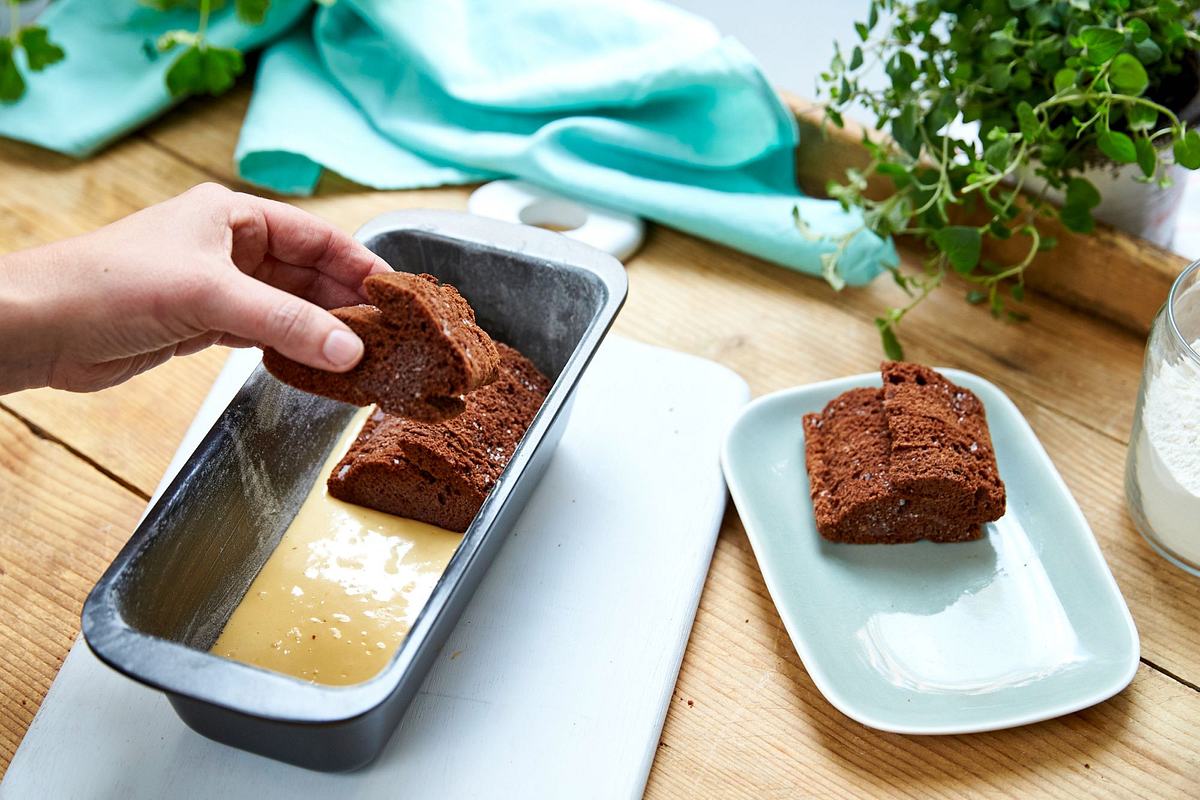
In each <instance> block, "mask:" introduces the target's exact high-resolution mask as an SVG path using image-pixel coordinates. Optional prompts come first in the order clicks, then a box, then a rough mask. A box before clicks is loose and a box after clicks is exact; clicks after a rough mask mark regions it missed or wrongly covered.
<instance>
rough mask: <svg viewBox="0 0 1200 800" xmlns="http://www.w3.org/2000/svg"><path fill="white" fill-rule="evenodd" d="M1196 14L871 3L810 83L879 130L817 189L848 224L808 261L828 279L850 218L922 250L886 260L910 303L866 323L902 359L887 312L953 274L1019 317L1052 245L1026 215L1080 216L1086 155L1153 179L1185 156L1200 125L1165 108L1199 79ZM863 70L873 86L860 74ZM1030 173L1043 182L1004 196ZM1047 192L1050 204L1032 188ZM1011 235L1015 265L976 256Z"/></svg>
mask: <svg viewBox="0 0 1200 800" xmlns="http://www.w3.org/2000/svg"><path fill="white" fill-rule="evenodd" d="M1197 11H1200V0H1094V1H1093V2H1084V0H983V1H982V2H966V0H916V1H915V2H914V1H913V0H871V3H870V6H869V9H868V14H867V19H866V20H865V21H864V22H859V23H856V24H855V30H856V32H857V35H858V43H857V44H855V45H854V47H853V48H852V49H851V50H850V52H849V53H844V52H842V50H841V49H840V48H837V47H836V46H835V53H834V58H833V61H832V64H831V65H830V68H829V70H828V71H826V72H825V73H823V74H822V76H821V79H822V80H821V82H822V85H823V90H822V94H824V95H825V96H826V97H827V98H828V105H827V108H826V115H827V118H828V120H829V121H830V123H831V124H834V125H838V126H842V125H844V114H845V113H846V111H847V110H848V109H850V108H851V107H861V108H865V109H866V110H868V111H870V112H871V113H873V114H874V115H875V117H876V127H877V128H879V129H881V130H885V131H887V132H889V133H890V134H891V137H890V140H889V141H872V140H869V139H868V140H867V141H866V142H865V146H866V147H867V151H868V155H869V158H870V161H869V163H868V164H867V166H866V167H865V168H863V169H859V170H850V171H849V172H848V174H847V176H846V179H845V181H843V182H838V183H834V184H831V185H830V186H829V187H828V189H829V194H830V196H831V197H833V198H835V199H837V200H838V201H839V202H840V203H841V204H842V205H843V207H845V208H847V209H850V208H856V209H859V210H860V211H861V213H862V218H863V225H862V228H861V229H859V231H852V232H850V233H849V234H848V235H847V236H846V237H844V238H843V239H842V240H840V241H839V243H838V245H837V247H836V248H835V250H834V252H833V253H831V254H830V255H829V259H830V263H829V264H824V263H823V267H825V270H824V271H825V274H826V276H827V277H829V276H830V275H836V274H837V260H838V258H840V256H841V254H842V253H843V252H844V251H845V249H846V245H845V242H846V241H848V239H849V238H852V237H853V236H855V235H857V233H859V232H860V231H861V230H864V229H865V230H869V231H872V232H874V233H877V234H879V235H881V236H897V235H904V236H914V237H918V238H920V239H922V240H923V241H924V242H925V243H926V244H927V245H928V247H929V251H930V255H929V257H928V258H927V259H926V260H925V262H924V264H923V269H921V270H919V271H917V272H911V271H908V272H906V271H902V270H901V269H900V268H898V267H897V268H894V269H893V272H892V276H893V278H894V279H895V281H896V283H897V284H898V285H899V286H900V287H901V289H903V290H904V291H905V292H906V293H907V294H908V296H909V298H910V299H909V301H908V303H907V304H906V305H903V306H900V307H896V308H891V309H889V310H888V311H887V312H885V313H884V314H883V315H881V316H880V317H879V318H878V319H877V320H876V325H877V327H878V328H879V331H880V336H881V339H882V342H883V346H884V350H885V352H887V354H888V355H889V356H890V357H892V358H900V357H902V356H903V350H902V348H901V346H900V341H899V337H898V335H897V329H898V326H899V324H900V322H901V320H903V318H904V317H905V315H906V314H908V312H909V311H910V310H912V309H913V308H914V307H916V306H917V305H919V304H920V302H921V301H922V300H924V299H925V298H926V297H927V296H928V295H929V294H930V293H931V292H932V291H934V290H935V289H936V288H937V287H938V286H940V285H941V284H942V283H943V281H944V279H945V277H946V275H948V274H950V273H951V272H953V273H956V274H958V275H960V276H961V277H962V278H963V279H964V280H966V281H967V282H968V283H969V284H970V287H969V289H968V292H967V300H968V301H969V302H972V303H980V304H986V305H987V306H988V307H989V308H990V309H991V312H992V314H993V315H994V316H997V317H1000V318H1004V319H1009V320H1021V319H1024V318H1025V314H1024V313H1023V312H1021V311H1020V310H1016V309H1013V308H1011V307H1010V302H1012V301H1015V302H1016V303H1020V302H1021V301H1022V300H1023V299H1024V291H1025V271H1026V269H1027V268H1028V267H1029V266H1030V264H1031V263H1032V262H1033V260H1034V258H1035V257H1036V255H1037V254H1038V253H1039V252H1041V251H1043V250H1045V249H1048V248H1050V247H1053V246H1054V245H1055V242H1054V241H1053V239H1052V238H1050V237H1045V236H1043V235H1042V234H1041V232H1040V231H1039V228H1038V222H1039V219H1041V218H1043V217H1049V216H1055V217H1057V218H1058V219H1059V220H1060V221H1061V222H1062V224H1063V225H1064V226H1065V227H1066V228H1067V229H1069V230H1072V231H1076V232H1080V233H1087V232H1090V231H1091V230H1092V229H1093V227H1094V224H1095V223H1094V221H1093V218H1092V209H1094V208H1095V207H1096V206H1097V205H1098V204H1099V203H1100V199H1101V198H1100V193H1099V191H1098V190H1097V189H1096V187H1095V186H1094V185H1092V184H1091V183H1090V182H1089V181H1088V180H1087V179H1086V178H1084V177H1082V173H1083V172H1084V170H1085V169H1086V168H1087V167H1089V166H1092V165H1095V164H1098V163H1104V162H1110V163H1113V164H1117V165H1123V164H1136V165H1137V167H1138V169H1139V170H1140V172H1141V177H1140V179H1141V180H1143V181H1145V182H1153V183H1156V184H1158V185H1160V186H1164V187H1165V186H1167V185H1169V184H1170V181H1171V178H1170V175H1169V172H1168V170H1167V167H1168V166H1170V165H1171V164H1173V163H1174V164H1179V165H1181V166H1183V167H1186V168H1187V169H1193V170H1194V169H1197V168H1200V132H1197V131H1196V130H1193V129H1191V128H1190V127H1189V126H1188V123H1187V121H1185V120H1183V119H1181V118H1180V117H1179V116H1178V113H1179V110H1180V109H1181V108H1182V107H1183V106H1184V105H1186V104H1187V102H1188V101H1190V100H1191V99H1192V97H1193V96H1195V94H1196V93H1197V90H1198V89H1200V78H1198V77H1197V75H1198V71H1197V70H1198V68H1200V60H1198V59H1197V53H1198V51H1200V35H1198V34H1197V33H1196V32H1195V31H1194V30H1193V28H1194V27H1195V26H1194V24H1193V20H1194V19H1195V16H1196V13H1197ZM876 69H882V71H883V73H884V74H885V75H886V76H887V78H888V82H887V84H886V85H885V86H884V87H882V88H875V87H873V86H872V85H871V83H870V81H869V79H868V76H869V75H870V74H871V72H872V70H876ZM951 123H955V124H954V125H952V124H951ZM967 125H973V126H974V127H975V128H977V134H976V133H972V132H970V131H969V130H968V129H967V128H966V126H967ZM1032 175H1036V176H1037V177H1038V178H1040V179H1041V182H1042V183H1043V184H1044V186H1045V188H1043V189H1042V190H1041V192H1040V193H1038V194H1034V195H1031V196H1027V197H1026V198H1025V199H1024V200H1019V198H1020V197H1021V190H1022V189H1024V188H1025V185H1026V182H1027V180H1028V179H1029V177H1030V176H1032ZM876 176H880V177H883V178H885V179H886V180H887V181H889V182H890V184H891V188H892V190H893V191H892V193H891V194H889V195H888V196H887V197H885V198H882V199H873V198H871V197H868V196H867V187H868V185H869V183H870V179H871V178H873V177H876ZM1050 190H1056V191H1057V192H1059V193H1061V197H1062V202H1061V205H1060V206H1053V205H1051V204H1050V203H1048V202H1047V201H1046V193H1047V192H1048V191H1050ZM797 217H798V215H797ZM798 223H799V224H801V225H802V224H803V220H799V219H798ZM805 230H806V229H802V230H801V233H802V234H805ZM806 235H811V233H809V234H806ZM1012 238H1016V239H1023V240H1024V242H1025V244H1024V246H1023V250H1022V253H1023V254H1022V255H1021V256H1020V257H1019V258H1017V259H1016V260H1015V261H1014V262H1013V263H1007V264H999V263H996V262H994V261H992V260H990V259H988V258H985V257H984V252H985V249H984V244H985V242H986V241H987V240H989V239H995V240H1003V239H1012ZM830 282H831V283H833V284H834V285H835V287H836V286H837V282H836V281H834V280H831V281H830Z"/></svg>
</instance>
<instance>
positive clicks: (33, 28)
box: [0, 0, 66, 103]
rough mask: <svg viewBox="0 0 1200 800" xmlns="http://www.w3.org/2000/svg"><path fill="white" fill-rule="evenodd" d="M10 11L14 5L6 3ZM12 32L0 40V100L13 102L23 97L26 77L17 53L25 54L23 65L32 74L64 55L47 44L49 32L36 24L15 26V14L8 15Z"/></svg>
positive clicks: (58, 49) (61, 51)
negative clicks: (11, 24) (23, 26)
mask: <svg viewBox="0 0 1200 800" xmlns="http://www.w3.org/2000/svg"><path fill="white" fill-rule="evenodd" d="M9 5H10V8H11V9H13V10H14V12H15V9H16V7H17V6H16V3H15V2H13V0H9ZM11 19H12V22H13V31H12V33H11V34H10V35H9V36H8V37H7V38H4V39H0V101H3V102H6V103H12V102H15V101H17V100H20V99H21V97H22V96H23V95H24V94H25V78H24V76H23V75H22V74H21V68H20V66H19V65H18V63H17V62H18V55H17V54H18V52H19V51H23V52H24V53H25V65H26V66H27V67H28V68H29V70H30V71H31V72H41V71H42V70H44V69H45V68H46V67H48V66H50V65H51V64H57V63H58V62H59V61H62V60H63V57H64V56H65V55H66V53H64V52H63V49H62V48H61V47H59V46H58V45H57V44H55V43H54V42H52V41H50V34H49V32H48V31H47V30H46V29H45V28H43V27H41V26H38V25H30V26H28V27H25V28H22V27H20V26H19V25H18V24H17V20H18V17H17V15H16V14H15V13H13V15H12V16H11Z"/></svg>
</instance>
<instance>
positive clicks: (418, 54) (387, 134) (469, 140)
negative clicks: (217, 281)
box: [0, 0, 896, 285]
mask: <svg viewBox="0 0 1200 800" xmlns="http://www.w3.org/2000/svg"><path fill="white" fill-rule="evenodd" d="M229 6H232V4H229ZM310 7H311V6H310V4H309V3H308V2H306V0H272V3H271V6H270V11H269V13H268V17H267V20H266V22H265V23H264V24H263V25H261V26H247V25H243V24H242V23H240V22H238V20H237V19H236V17H235V16H234V14H233V10H232V8H231V7H226V8H224V9H221V10H219V11H217V12H215V13H214V15H213V17H212V19H211V20H210V25H209V33H210V37H211V38H212V40H213V41H214V42H215V43H217V44H219V45H223V46H237V47H240V48H242V49H243V50H249V49H253V48H255V47H257V46H260V45H263V44H266V43H269V42H273V44H271V45H270V47H268V48H267V50H266V51H265V52H264V53H263V56H262V59H261V62H260V65H259V70H258V76H257V79H256V83H255V88H254V93H253V95H252V99H251V103H250V108H249V110H248V112H247V115H246V119H245V121H244V123H243V127H242V133H241V137H240V140H239V142H238V147H237V154H236V159H237V165H238V169H239V171H240V174H241V175H242V176H243V177H244V178H246V179H247V180H248V181H251V182H253V183H255V184H258V185H261V186H264V187H267V188H270V189H273V190H275V191H278V192H282V193H289V194H308V193H311V192H312V191H313V190H314V188H315V187H316V185H317V182H318V180H319V179H320V176H321V173H322V171H323V170H324V169H331V170H333V171H335V172H338V173H340V174H342V175H344V176H345V177H347V178H349V179H351V180H354V181H356V182H358V183H362V184H365V185H367V186H371V187H374V188H380V189H405V188H417V187H428V186H439V185H447V184H462V183H471V182H476V181H481V180H486V179H488V178H492V177H496V176H505V175H512V176H518V177H521V178H524V179H526V180H530V181H532V182H534V183H537V184H540V185H542V186H544V187H546V188H549V189H552V190H555V191H558V192H560V193H563V194H566V195H569V196H573V197H576V198H579V199H581V200H585V201H590V202H594V203H598V204H601V205H605V206H609V207H612V208H616V209H621V210H624V211H629V212H632V213H634V214H638V215H640V216H643V217H646V218H648V219H652V220H655V221H657V222H660V223H663V224H666V225H669V226H672V227H675V228H679V229H681V230H684V231H687V232H689V233H692V234H695V235H697V236H701V237H704V238H707V239H711V240H713V241H717V242H721V243H723V244H726V245H729V246H731V247H734V248H737V249H739V250H744V251H746V252H749V253H752V254H754V255H757V256H759V257H762V258H765V259H767V260H770V261H773V262H776V263H779V264H783V265H786V266H789V267H792V268H794V269H798V270H801V271H804V272H808V273H814V274H818V273H820V272H821V271H822V256H823V255H825V254H828V253H831V252H832V251H833V250H834V249H835V247H836V246H837V239H838V238H839V237H841V236H843V235H844V234H847V233H850V234H853V238H852V239H851V240H850V243H849V245H848V247H846V248H845V250H844V252H843V253H842V254H841V256H840V259H839V262H840V277H841V278H842V279H844V280H845V281H846V283H849V284H852V285H854V284H863V283H866V282H867V281H869V280H871V279H872V278H873V277H875V276H876V275H877V274H878V273H879V272H880V271H881V269H882V268H883V266H884V265H886V264H890V263H895V259H896V255H895V251H894V248H893V247H892V244H891V242H890V241H885V240H881V239H879V238H878V237H876V236H874V235H873V234H871V233H869V232H867V231H865V230H863V229H862V220H861V217H860V216H859V215H858V214H857V213H854V212H845V211H843V210H842V209H841V208H840V207H839V206H838V204H837V203H835V202H832V201H828V200H819V199H814V198H808V197H804V196H802V195H800V194H798V193H797V192H796V189H795V182H794V171H793V170H794V160H793V150H794V148H795V147H796V146H797V144H798V141H797V136H798V135H797V130H796V125H795V121H794V119H793V118H792V115H791V114H790V112H789V111H788V109H787V108H786V107H784V105H783V104H782V103H781V102H780V101H779V99H778V97H777V96H776V95H775V93H774V92H773V91H772V90H771V89H770V87H769V86H768V85H767V83H766V81H765V80H764V79H763V77H762V75H761V73H760V72H759V70H758V68H757V66H756V65H755V63H754V61H753V59H752V58H751V57H750V56H749V54H748V53H747V52H746V51H745V50H744V49H743V48H742V47H741V45H739V44H738V43H737V42H736V41H734V40H733V39H729V38H723V37H721V36H720V35H719V34H718V32H717V31H716V30H715V28H713V26H712V25H711V24H709V23H708V22H706V21H704V20H701V19H700V18H698V17H695V16H693V15H691V14H688V13H686V12H684V11H681V10H680V9H678V8H676V7H674V6H670V5H667V4H665V3H660V2H657V0H519V1H516V0H437V2H423V1H422V2H417V1H416V0H404V1H402V2H398V1H397V0H337V2H336V3H334V4H333V5H331V6H327V7H322V8H320V9H319V10H318V11H317V13H316V15H315V18H314V20H313V22H312V25H311V27H310V26H308V25H301V26H297V27H296V28H295V29H294V30H293V31H292V33H291V34H287V31H288V29H289V28H291V27H292V26H293V24H294V23H295V22H296V21H297V20H299V19H300V18H301V17H302V16H303V15H304V14H305V12H306V11H307V9H308V8H310ZM45 21H46V24H47V25H48V27H50V29H51V31H52V32H53V36H54V38H56V39H57V40H60V41H62V42H63V44H64V45H65V46H66V48H67V50H68V58H67V59H66V60H65V61H63V62H62V63H60V64H57V65H54V66H53V67H51V68H49V69H47V70H45V71H44V72H42V73H36V74H33V75H32V76H30V79H29V91H28V92H27V93H26V96H25V97H24V98H23V99H22V100H21V101H20V102H18V103H16V104H14V105H12V106H6V107H2V108H0V135H4V136H9V137H12V138H16V139H22V140H25V141H29V142H33V143H35V144H39V145H42V146H44V147H49V148H52V149H54V150H58V151H61V152H65V153H70V154H72V155H76V156H83V155H87V154H90V153H92V152H94V151H95V150H97V149H98V148H100V147H103V146H104V145H105V144H107V143H109V142H111V141H113V140H114V139H116V138H117V137H119V136H121V135H122V134H124V133H127V132H128V131H130V130H132V129H134V128H135V127H137V126H138V125H139V124H141V123H143V122H144V121H146V120H148V119H150V118H152V117H153V116H155V115H156V114H158V113H160V112H162V111H163V110H164V109H166V108H168V107H169V106H170V105H171V104H172V99H171V98H170V97H169V95H168V94H167V92H166V89H165V87H164V84H163V76H164V74H165V72H166V69H167V67H168V65H169V63H170V61H171V57H170V55H167V56H163V57H160V58H158V59H157V60H149V59H147V58H146V57H145V55H144V54H143V53H142V51H141V49H140V45H141V43H142V42H143V41H145V40H146V39H148V38H150V39H152V38H154V37H156V36H158V35H159V34H161V33H162V32H164V31H166V30H169V29H172V28H179V27H183V28H188V27H191V25H193V24H194V13H193V14H190V15H189V14H188V12H186V11H177V12H172V13H168V14H163V13H162V12H158V11H154V10H152V9H147V8H143V7H140V6H139V5H138V4H137V3H136V2H135V0H111V1H106V2H97V0H59V2H57V3H55V4H54V5H52V7H51V8H50V10H48V11H47V12H46V16H45ZM793 208H798V209H799V212H800V215H801V217H802V218H803V220H804V222H805V223H806V225H805V230H803V231H801V230H800V229H798V228H797V226H796V225H795V224H794V223H793V219H792V210H793Z"/></svg>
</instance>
